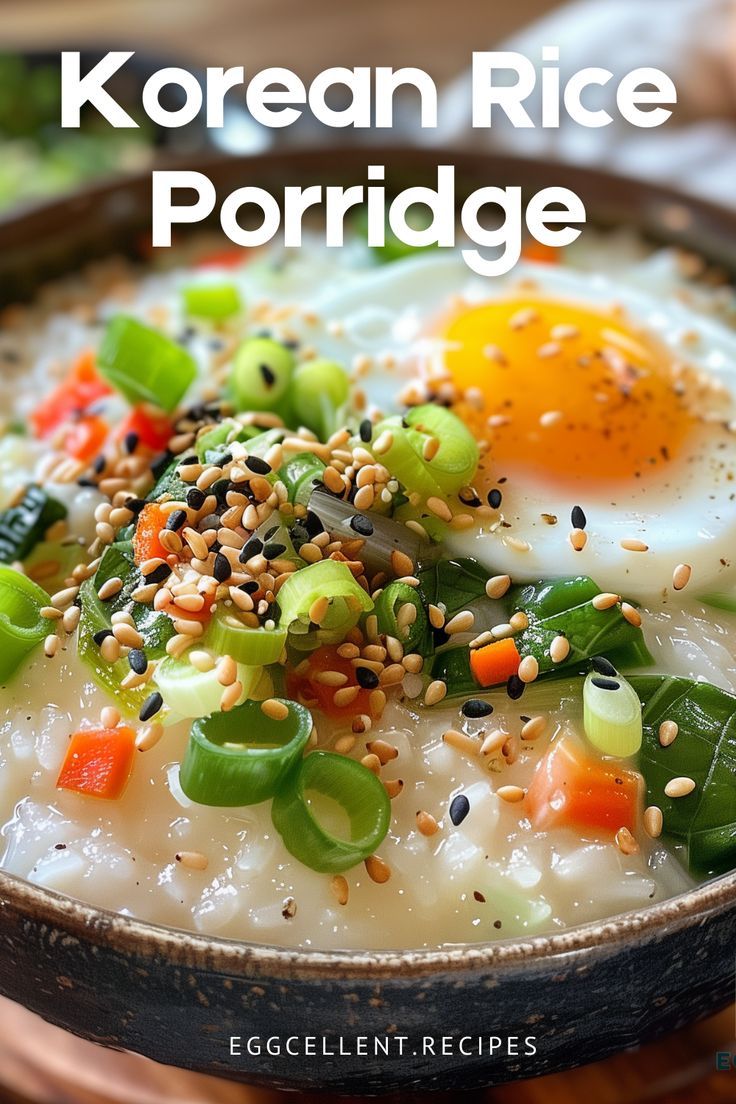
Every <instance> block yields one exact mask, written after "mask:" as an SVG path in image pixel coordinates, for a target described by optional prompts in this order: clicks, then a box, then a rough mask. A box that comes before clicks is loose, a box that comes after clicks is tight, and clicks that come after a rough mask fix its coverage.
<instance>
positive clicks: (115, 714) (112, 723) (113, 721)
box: [100, 705, 120, 728]
mask: <svg viewBox="0 0 736 1104" xmlns="http://www.w3.org/2000/svg"><path fill="white" fill-rule="evenodd" d="M100 724H101V725H102V727H103V728H117V727H118V725H119V724H120V711H119V710H118V709H116V708H115V706H114V705H106V706H105V707H104V708H103V709H102V711H101V712H100Z"/></svg>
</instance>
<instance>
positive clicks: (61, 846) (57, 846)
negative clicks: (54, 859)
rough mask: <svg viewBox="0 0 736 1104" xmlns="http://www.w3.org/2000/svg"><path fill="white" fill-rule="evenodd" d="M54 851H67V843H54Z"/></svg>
mask: <svg viewBox="0 0 736 1104" xmlns="http://www.w3.org/2000/svg"><path fill="white" fill-rule="evenodd" d="M54 851H66V844H65V843H55V844H54Z"/></svg>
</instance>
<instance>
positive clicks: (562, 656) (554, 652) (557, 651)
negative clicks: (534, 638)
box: [549, 636, 570, 663]
mask: <svg viewBox="0 0 736 1104" xmlns="http://www.w3.org/2000/svg"><path fill="white" fill-rule="evenodd" d="M569 654H570V641H569V640H568V639H567V637H566V636H556V637H555V638H554V640H553V641H552V643H551V644H550V646H549V657H550V659H551V660H552V662H553V663H562V662H564V660H566V659H567V657H568V656H569Z"/></svg>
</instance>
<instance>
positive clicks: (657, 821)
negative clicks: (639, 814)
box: [644, 805, 664, 839]
mask: <svg viewBox="0 0 736 1104" xmlns="http://www.w3.org/2000/svg"><path fill="white" fill-rule="evenodd" d="M663 825H664V817H663V815H662V810H661V809H660V807H659V806H658V805H650V806H649V807H648V808H646V809H645V810H644V831H645V832H646V833H647V835H648V836H651V837H652V839H658V838H659V836H661V835H662V827H663Z"/></svg>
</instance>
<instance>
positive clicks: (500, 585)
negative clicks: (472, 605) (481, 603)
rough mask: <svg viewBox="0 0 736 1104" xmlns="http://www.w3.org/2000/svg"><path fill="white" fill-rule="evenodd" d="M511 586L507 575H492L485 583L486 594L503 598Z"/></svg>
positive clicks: (490, 596)
mask: <svg viewBox="0 0 736 1104" xmlns="http://www.w3.org/2000/svg"><path fill="white" fill-rule="evenodd" d="M510 586H511V577H510V576H509V575H494V576H493V578H491V579H489V580H488V582H487V583H486V594H487V595H488V597H489V598H503V596H504V594H506V592H507V591H508V589H509V587H510Z"/></svg>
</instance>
